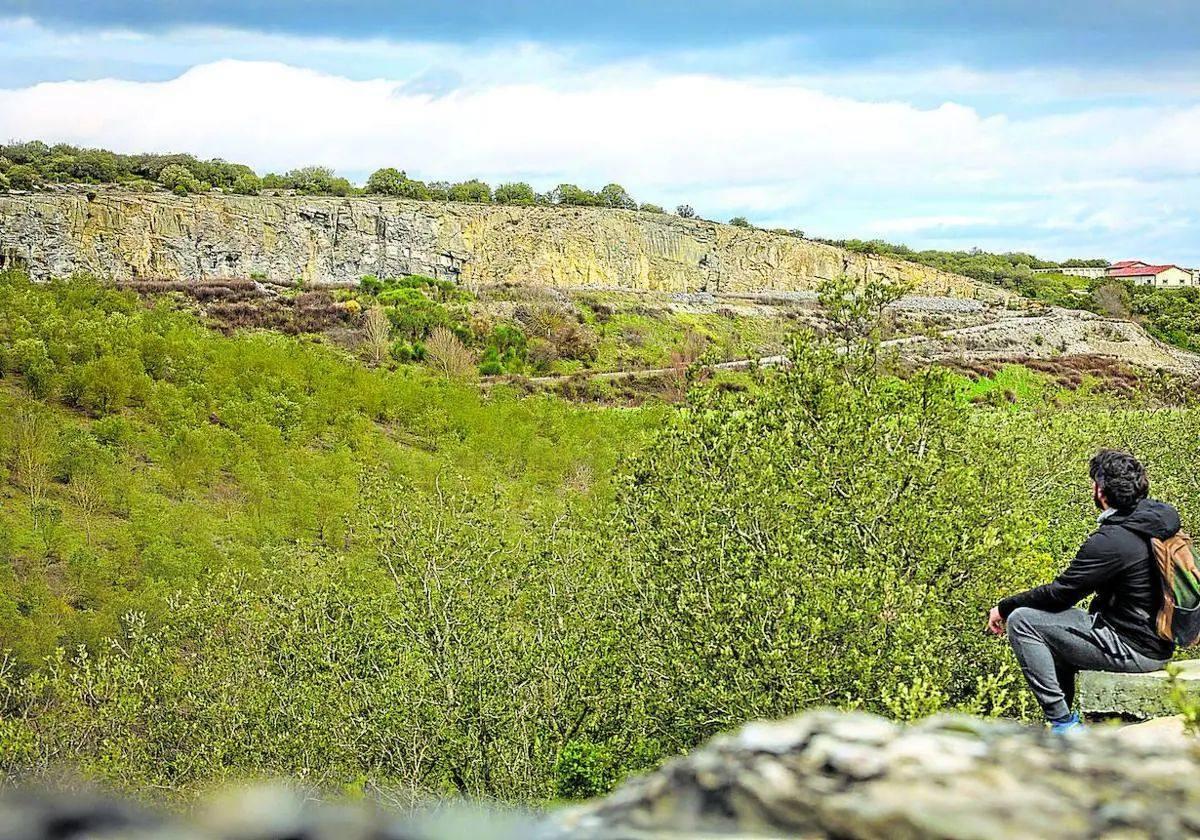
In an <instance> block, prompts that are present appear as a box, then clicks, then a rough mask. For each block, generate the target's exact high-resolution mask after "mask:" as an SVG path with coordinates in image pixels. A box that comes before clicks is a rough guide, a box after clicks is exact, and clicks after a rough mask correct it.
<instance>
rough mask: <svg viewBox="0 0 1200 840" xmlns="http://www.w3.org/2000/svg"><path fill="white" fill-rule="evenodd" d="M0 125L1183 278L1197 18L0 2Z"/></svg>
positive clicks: (838, 8)
mask: <svg viewBox="0 0 1200 840" xmlns="http://www.w3.org/2000/svg"><path fill="white" fill-rule="evenodd" d="M0 137H4V138H6V139H34V138H40V139H44V140H47V141H49V142H55V141H64V142H70V143H77V144H85V145H97V146H104V147H107V148H112V149H116V150H118V151H126V152H135V151H188V152H192V153H194V154H197V155H200V156H204V157H223V158H226V159H229V160H236V161H241V162H245V163H249V164H250V165H252V166H254V167H255V168H256V169H257V170H259V171H260V172H266V171H271V170H276V171H281V170H285V169H288V168H291V167H294V166H300V165H304V164H308V163H322V164H325V165H329V166H333V167H334V168H336V169H337V170H338V171H339V172H340V173H341V174H344V175H346V176H347V177H349V178H351V179H352V180H356V181H362V180H364V179H365V177H366V175H367V174H369V173H370V172H371V171H372V170H373V169H375V168H378V167H380V166H397V167H399V168H403V169H406V170H407V171H408V172H409V174H410V175H413V176H415V177H419V178H424V179H430V180H441V179H449V180H461V179H465V178H469V177H480V178H483V179H485V180H488V181H491V182H500V181H505V180H527V181H530V182H532V183H533V184H534V186H535V187H537V188H538V189H548V188H549V187H552V186H553V185H555V184H557V183H560V182H562V181H571V182H575V183H579V184H581V185H584V186H591V187H598V186H601V185H602V184H604V183H606V182H608V181H617V182H619V183H621V184H623V185H625V186H626V187H627V188H628V189H629V190H630V192H632V193H633V194H634V195H635V196H636V197H637V198H639V199H640V200H643V201H652V202H655V203H657V204H662V205H664V206H668V207H673V206H675V205H676V204H679V203H682V202H687V203H690V204H692V205H694V206H695V207H696V209H697V211H699V212H700V213H701V215H704V216H707V217H710V218H717V219H726V218H729V217H730V216H733V215H745V216H747V217H748V218H750V219H751V221H753V222H755V223H757V224H760V225H764V226H770V227H774V226H782V227H798V228H802V229H804V230H805V231H808V232H809V233H810V234H813V235H820V236H836V237H845V236H857V237H863V238H868V237H882V238H886V239H889V240H891V241H898V242H907V243H908V244H910V245H914V246H920V247H952V248H969V247H971V246H979V247H982V248H987V249H991V250H1009V249H1012V250H1028V251H1032V252H1034V253H1038V254H1042V255H1045V256H1048V257H1054V258H1066V257H1070V256H1103V257H1109V258H1111V259H1120V258H1141V259H1147V260H1152V261H1162V262H1178V263H1183V264H1187V265H1200V2H1197V0H1138V2H1131V1H1130V0H1053V2H1047V0H990V2H985V1H984V0H952V1H951V0H843V2H802V1H801V0H790V1H789V0H723V2H715V0H644V1H642V2H639V1H638V0H604V2H595V0H473V2H466V0H420V2H411V0H391V2H386V0H374V1H372V0H358V2H336V0H324V2H320V3H317V2H308V0H293V2H283V0H265V2H253V0H239V1H237V2H229V0H199V2H186V0H182V1H179V2H115V1H114V0H56V2H37V0H0Z"/></svg>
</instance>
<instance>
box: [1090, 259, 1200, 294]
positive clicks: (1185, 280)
mask: <svg viewBox="0 0 1200 840" xmlns="http://www.w3.org/2000/svg"><path fill="white" fill-rule="evenodd" d="M1105 275H1106V276H1108V277H1116V278H1119V279H1121V280H1128V281H1129V282H1130V283H1133V284H1135V285H1138V286H1158V287H1160V288H1163V289H1182V288H1184V287H1185V286H1195V285H1200V275H1198V274H1197V272H1194V271H1188V270H1187V269H1184V268H1180V267H1179V266H1177V265H1149V264H1147V263H1144V262H1142V261H1141V260H1123V261H1121V262H1116V263H1113V264H1112V265H1110V266H1109V267H1108V271H1107V272H1105Z"/></svg>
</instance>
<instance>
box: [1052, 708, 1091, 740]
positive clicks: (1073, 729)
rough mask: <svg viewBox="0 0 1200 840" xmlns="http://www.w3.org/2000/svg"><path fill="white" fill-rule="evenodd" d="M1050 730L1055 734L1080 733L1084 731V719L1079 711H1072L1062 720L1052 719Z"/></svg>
mask: <svg viewBox="0 0 1200 840" xmlns="http://www.w3.org/2000/svg"><path fill="white" fill-rule="evenodd" d="M1050 731H1051V732H1053V733H1054V734H1055V735H1078V734H1080V733H1082V732H1083V721H1081V720H1080V719H1079V713H1078V712H1072V713H1071V714H1070V715H1069V716H1067V717H1065V718H1063V719H1062V720H1052V721H1050Z"/></svg>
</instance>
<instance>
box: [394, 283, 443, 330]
mask: <svg viewBox="0 0 1200 840" xmlns="http://www.w3.org/2000/svg"><path fill="white" fill-rule="evenodd" d="M378 300H379V302H380V303H381V304H384V305H385V307H386V312H387V316H388V318H389V319H390V320H391V322H392V326H393V327H394V328H395V330H396V332H397V333H398V334H399V335H400V336H401V337H403V338H406V339H408V340H410V341H412V340H416V339H422V338H425V337H426V336H427V335H429V334H430V332H431V331H432V330H433V329H435V328H436V327H445V326H450V324H451V318H450V313H449V312H448V311H447V310H446V308H445V307H444V306H442V305H441V304H439V303H437V302H435V301H432V300H430V299H429V298H427V297H425V295H423V294H422V293H421V292H419V291H417V290H416V289H412V288H403V287H400V288H389V289H385V290H384V291H382V292H380V294H379V297H378Z"/></svg>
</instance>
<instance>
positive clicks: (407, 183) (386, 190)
mask: <svg viewBox="0 0 1200 840" xmlns="http://www.w3.org/2000/svg"><path fill="white" fill-rule="evenodd" d="M366 190H367V192H368V193H372V194H375V195H390V196H397V197H399V198H411V199H415V200H418V201H427V200H429V198H430V195H429V189H428V188H427V187H426V186H425V184H423V183H421V182H420V181H414V180H413V179H411V178H409V177H408V175H407V174H406V173H405V172H403V171H401V170H399V169H393V168H391V167H387V168H384V169H377V170H375V171H374V172H372V173H371V177H369V178H368V179H367V187H366Z"/></svg>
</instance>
